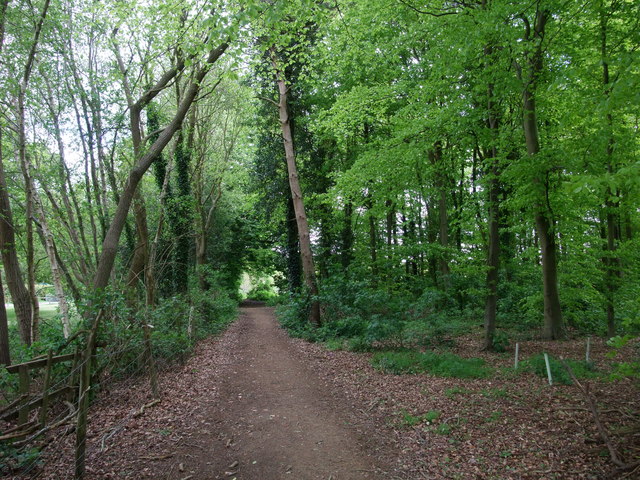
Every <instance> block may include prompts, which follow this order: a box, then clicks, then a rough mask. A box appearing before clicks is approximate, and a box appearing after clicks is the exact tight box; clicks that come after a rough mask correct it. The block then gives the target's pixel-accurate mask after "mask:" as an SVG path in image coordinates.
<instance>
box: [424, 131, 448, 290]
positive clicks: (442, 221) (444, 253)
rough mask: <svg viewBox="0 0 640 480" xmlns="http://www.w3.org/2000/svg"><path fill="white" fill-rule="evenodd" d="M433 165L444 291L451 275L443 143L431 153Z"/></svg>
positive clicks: (437, 145)
mask: <svg viewBox="0 0 640 480" xmlns="http://www.w3.org/2000/svg"><path fill="white" fill-rule="evenodd" d="M429 158H430V160H431V164H432V165H433V168H434V170H435V172H436V173H435V177H436V189H437V191H438V238H439V241H440V247H441V251H440V255H439V258H438V266H439V270H440V276H441V278H442V286H443V288H444V290H445V291H446V290H448V289H449V288H450V286H451V285H450V283H451V281H450V274H451V271H450V269H449V254H448V250H449V212H448V208H447V186H446V181H445V174H444V173H443V170H444V166H443V165H442V143H441V142H440V141H437V142H436V143H435V144H434V146H433V149H432V150H431V151H430V153H429Z"/></svg>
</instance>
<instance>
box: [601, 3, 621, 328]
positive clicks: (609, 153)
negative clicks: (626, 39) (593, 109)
mask: <svg viewBox="0 0 640 480" xmlns="http://www.w3.org/2000/svg"><path fill="white" fill-rule="evenodd" d="M607 23H608V17H607V13H606V12H605V9H604V5H601V12H600V57H601V60H600V61H601V62H602V84H603V86H604V95H605V97H606V99H607V103H608V100H609V97H610V93H611V85H610V78H609V52H608V45H607ZM605 126H606V129H607V135H608V137H609V138H608V139H607V147H606V152H605V155H606V160H607V165H606V166H607V172H608V173H609V174H610V175H611V174H613V172H614V165H613V161H614V160H613V147H614V144H615V138H614V135H613V115H612V114H611V113H610V112H609V113H607V115H606V119H605ZM606 196H607V198H606V199H605V212H606V235H605V236H606V244H605V248H604V258H603V263H604V265H605V288H606V293H605V297H606V311H607V335H608V336H609V337H613V336H614V335H615V334H616V313H615V300H616V292H617V289H618V281H619V278H620V276H621V272H620V258H619V257H618V255H617V254H616V250H617V249H618V242H619V241H620V228H619V221H620V214H619V207H618V206H619V205H620V202H619V200H620V197H619V195H618V192H617V191H612V190H611V187H608V188H607V191H606ZM615 199H617V200H618V201H614V200H615Z"/></svg>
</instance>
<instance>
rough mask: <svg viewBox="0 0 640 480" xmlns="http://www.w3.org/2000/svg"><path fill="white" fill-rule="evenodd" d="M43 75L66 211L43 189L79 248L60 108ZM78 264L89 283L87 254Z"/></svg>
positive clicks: (78, 260) (47, 190) (79, 259)
mask: <svg viewBox="0 0 640 480" xmlns="http://www.w3.org/2000/svg"><path fill="white" fill-rule="evenodd" d="M43 77H44V79H45V82H46V84H47V98H46V100H47V106H48V107H49V113H50V115H51V120H52V122H53V133H54V136H55V139H56V144H57V146H58V155H59V157H60V170H59V171H60V185H61V189H60V197H61V198H62V204H63V205H64V209H65V210H64V213H63V211H62V209H61V207H59V206H58V204H57V202H56V201H55V198H54V197H53V195H52V194H51V193H50V190H49V189H48V188H47V187H46V185H45V184H43V183H42V182H40V183H41V184H42V186H43V189H44V191H45V193H46V195H47V197H48V198H49V201H50V202H51V205H52V206H53V209H54V210H55V212H56V213H57V216H58V217H59V218H60V220H61V221H62V223H63V225H64V226H65V229H66V230H67V233H68V234H69V238H70V239H71V242H72V243H73V245H75V247H76V248H78V247H80V246H81V245H83V243H82V242H81V240H80V236H79V235H78V231H77V229H76V218H75V215H74V212H73V209H72V208H71V202H70V201H69V195H68V193H67V181H68V177H67V174H66V168H65V166H66V154H65V148H64V142H63V140H62V132H61V130H60V116H59V113H58V108H57V106H56V103H55V99H54V96H53V89H52V87H51V83H50V82H49V81H48V79H47V78H46V75H43ZM65 213H66V218H65ZM85 251H88V250H87V249H86V248H85ZM77 265H78V270H79V275H78V276H79V277H80V279H81V282H82V283H83V284H87V283H88V275H89V269H88V267H87V263H86V261H85V255H83V254H80V255H77Z"/></svg>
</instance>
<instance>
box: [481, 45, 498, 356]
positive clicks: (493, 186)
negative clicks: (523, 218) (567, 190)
mask: <svg viewBox="0 0 640 480" xmlns="http://www.w3.org/2000/svg"><path fill="white" fill-rule="evenodd" d="M484 53H485V56H487V57H488V56H489V55H491V53H493V49H492V48H491V47H486V48H485V51H484ZM487 98H488V100H487V110H488V113H489V115H488V120H487V127H488V129H489V131H490V132H491V142H492V145H491V147H490V149H489V152H490V153H489V156H490V158H489V162H490V167H489V181H488V187H489V188H488V190H489V191H488V197H489V198H488V203H489V205H488V206H489V248H488V252H487V253H488V254H487V277H486V287H487V299H486V303H485V309H484V344H483V346H482V348H483V350H493V337H494V335H495V331H496V317H497V313H498V278H499V268H500V181H499V173H500V172H499V168H500V167H499V160H498V148H497V146H496V142H497V141H498V135H499V127H500V124H499V120H498V113H497V109H496V105H495V101H494V85H493V84H491V83H490V84H489V85H488V87H487Z"/></svg>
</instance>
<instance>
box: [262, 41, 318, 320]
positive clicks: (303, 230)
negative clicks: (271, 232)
mask: <svg viewBox="0 0 640 480" xmlns="http://www.w3.org/2000/svg"><path fill="white" fill-rule="evenodd" d="M269 55H270V59H271V65H272V66H273V71H274V73H275V79H276V84H277V86H278V96H279V100H278V104H277V105H278V116H279V118H280V127H281V128H282V140H283V142H284V151H285V157H286V160H287V171H288V173H289V187H290V189H291V197H292V201H293V209H294V212H295V216H296V225H297V227H298V235H299V242H300V257H301V259H302V272H303V275H304V281H305V285H306V286H307V288H308V289H309V294H310V295H311V296H312V297H315V296H317V295H318V292H319V291H318V280H317V278H316V270H315V264H314V261H313V252H312V250H311V233H310V230H309V222H308V220H307V214H306V212H305V208H304V199H303V197H302V189H301V188H300V181H299V178H298V168H297V165H296V153H295V147H294V144H293V133H292V130H291V119H290V117H289V104H288V100H287V95H288V91H289V88H290V86H289V85H287V78H286V77H285V70H284V68H282V66H281V61H280V60H279V59H278V55H277V52H276V50H275V48H271V50H270V51H269ZM309 322H311V323H312V324H314V325H320V302H319V301H318V300H317V299H316V298H312V300H311V309H310V312H309Z"/></svg>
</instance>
